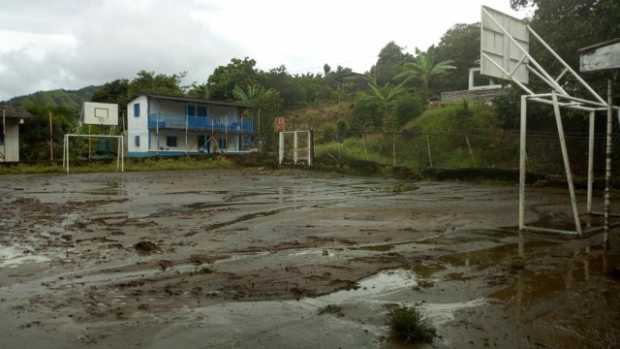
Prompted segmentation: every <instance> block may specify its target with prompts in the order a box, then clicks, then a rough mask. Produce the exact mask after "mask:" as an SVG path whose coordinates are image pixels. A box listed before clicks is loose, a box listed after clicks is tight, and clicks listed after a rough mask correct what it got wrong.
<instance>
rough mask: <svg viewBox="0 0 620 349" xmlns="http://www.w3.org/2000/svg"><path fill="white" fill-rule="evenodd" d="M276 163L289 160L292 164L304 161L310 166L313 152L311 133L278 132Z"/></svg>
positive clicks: (281, 163)
mask: <svg viewBox="0 0 620 349" xmlns="http://www.w3.org/2000/svg"><path fill="white" fill-rule="evenodd" d="M278 144H279V145H278V164H279V165H280V166H282V165H283V164H285V163H287V162H289V163H291V162H292V164H293V165H297V164H299V163H304V164H305V165H306V166H308V167H311V166H312V158H313V156H314V154H313V149H312V148H313V145H314V141H313V134H312V131H311V130H308V131H284V132H280V133H279V142H278Z"/></svg>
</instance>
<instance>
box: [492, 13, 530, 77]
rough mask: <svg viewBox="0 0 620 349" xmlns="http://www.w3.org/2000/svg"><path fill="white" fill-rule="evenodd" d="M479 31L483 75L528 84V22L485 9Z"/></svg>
mask: <svg viewBox="0 0 620 349" xmlns="http://www.w3.org/2000/svg"><path fill="white" fill-rule="evenodd" d="M480 27H481V34H482V36H481V41H480V43H481V45H480V59H481V61H480V68H481V72H482V74H483V75H486V76H489V77H494V78H497V79H500V80H513V79H514V80H517V81H519V82H521V83H523V84H528V83H529V71H528V69H527V63H528V55H527V53H529V50H530V32H529V30H528V24H527V22H525V21H522V20H520V19H517V18H514V17H512V16H509V15H507V14H505V13H502V12H499V11H496V10H494V9H492V8H490V7H486V6H483V7H482V21H481V24H480ZM524 53H525V54H524Z"/></svg>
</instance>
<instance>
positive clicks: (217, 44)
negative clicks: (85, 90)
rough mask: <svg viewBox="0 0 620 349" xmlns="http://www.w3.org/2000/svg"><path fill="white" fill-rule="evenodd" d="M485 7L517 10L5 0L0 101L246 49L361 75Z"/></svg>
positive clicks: (455, 5)
mask: <svg viewBox="0 0 620 349" xmlns="http://www.w3.org/2000/svg"><path fill="white" fill-rule="evenodd" d="M482 4H486V5H488V6H491V7H494V8H496V9H498V10H502V11H505V12H508V13H512V14H515V13H514V12H513V11H511V10H510V6H509V0H429V1H422V0H381V1H376V0H375V1H362V0H357V1H356V0H339V1H336V0H331V1H330V0H295V1H293V0H260V1H256V0H254V1H252V0H245V1H241V0H131V1H128V0H53V1H50V0H1V1H0V100H4V99H8V98H10V97H13V96H17V95H22V94H27V93H32V92H36V91H39V90H48V89H56V88H65V89H75V88H80V87H84V86H87V85H91V84H101V83H104V82H106V81H110V80H113V79H117V78H132V77H133V76H135V74H136V72H138V71H139V70H142V69H147V70H155V71H157V72H163V73H175V72H181V71H187V72H188V76H187V79H186V80H187V81H186V82H187V83H191V82H193V81H197V82H204V81H206V79H207V77H208V76H209V74H210V73H211V72H212V71H213V69H214V68H215V67H216V66H218V65H221V64H226V63H227V62H228V61H229V60H230V59H231V58H233V57H239V58H242V57H245V56H249V57H252V58H254V59H256V60H257V62H258V66H259V68H262V69H269V68H272V67H275V66H278V65H281V64H284V65H286V66H287V67H288V69H289V71H290V72H292V73H302V72H308V71H310V72H320V71H322V66H323V64H324V63H329V64H330V65H331V66H333V67H335V66H337V65H343V66H348V67H351V68H353V69H354V70H356V71H359V72H364V71H366V70H368V69H369V68H370V66H371V65H372V64H373V63H374V62H375V61H376V58H377V54H378V52H379V50H380V49H381V48H382V47H383V46H384V45H385V44H386V43H387V42H389V41H391V40H394V41H396V43H398V44H399V45H401V46H405V47H406V48H407V50H408V51H411V52H413V50H414V49H415V47H419V48H421V49H426V48H427V47H428V46H430V45H431V44H433V43H437V42H438V41H439V39H440V38H441V35H442V34H443V33H444V32H445V31H446V30H447V29H449V28H450V27H451V26H452V25H454V24H456V23H473V22H477V21H479V18H480V6H481V5H482ZM516 15H517V16H520V17H523V16H524V14H516Z"/></svg>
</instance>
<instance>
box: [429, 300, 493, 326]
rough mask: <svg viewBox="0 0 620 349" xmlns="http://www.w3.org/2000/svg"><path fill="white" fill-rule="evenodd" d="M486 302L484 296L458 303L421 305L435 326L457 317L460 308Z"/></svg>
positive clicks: (477, 305) (476, 305) (481, 304)
mask: <svg viewBox="0 0 620 349" xmlns="http://www.w3.org/2000/svg"><path fill="white" fill-rule="evenodd" d="M485 304H486V301H485V300H484V298H477V299H474V300H471V301H468V302H456V303H426V304H423V305H421V306H420V310H421V311H422V313H423V314H424V315H425V317H426V318H427V319H428V320H429V321H431V322H432V323H433V324H434V325H435V326H439V325H443V324H446V323H448V322H450V321H453V320H454V319H455V314H456V312H457V311H459V310H463V309H468V308H476V307H480V306H483V305H485Z"/></svg>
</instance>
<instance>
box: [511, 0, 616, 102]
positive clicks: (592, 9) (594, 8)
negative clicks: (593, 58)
mask: <svg viewBox="0 0 620 349" xmlns="http://www.w3.org/2000/svg"><path fill="white" fill-rule="evenodd" d="M511 4H512V6H513V7H514V8H515V9H520V8H523V7H526V6H533V7H534V8H535V12H534V15H533V17H532V18H531V25H532V27H533V28H534V30H536V31H537V32H538V33H539V34H540V35H541V36H542V37H543V38H544V39H545V41H547V42H548V43H549V44H550V45H551V47H553V48H554V50H556V51H557V52H558V53H559V54H560V56H562V58H564V59H565V60H566V61H567V63H568V64H570V65H571V66H573V67H574V68H577V67H578V66H579V62H578V61H579V55H578V53H577V50H578V49H580V48H583V47H587V46H590V45H593V44H596V43H598V42H602V41H606V40H609V39H614V38H617V37H620V20H619V19H620V1H617V0H511ZM532 52H533V53H534V55H535V56H536V57H537V59H538V60H539V61H540V63H541V64H542V65H543V66H544V67H545V69H547V70H549V71H550V72H551V73H552V74H554V75H555V74H559V72H560V71H561V68H560V65H559V64H558V63H557V61H556V60H555V59H554V58H553V57H552V56H551V55H550V54H549V53H548V52H547V51H546V50H545V49H544V48H543V47H542V46H541V45H536V44H534V45H532ZM587 78H588V80H589V81H591V82H592V83H593V84H594V86H595V87H596V88H597V89H598V90H604V85H605V80H606V78H607V75H606V74H598V75H597V74H594V75H588V76H587ZM533 80H534V83H539V82H538V79H533ZM567 81H568V82H569V83H573V85H574V81H572V80H570V79H569V80H567Z"/></svg>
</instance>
